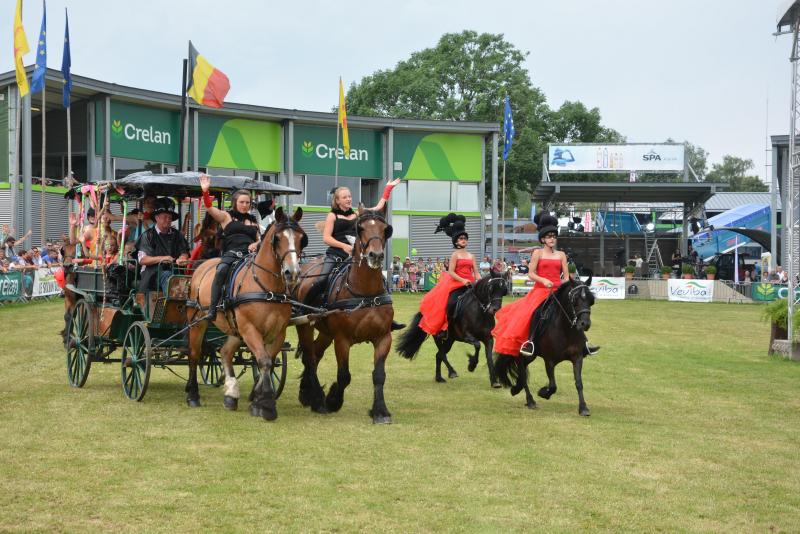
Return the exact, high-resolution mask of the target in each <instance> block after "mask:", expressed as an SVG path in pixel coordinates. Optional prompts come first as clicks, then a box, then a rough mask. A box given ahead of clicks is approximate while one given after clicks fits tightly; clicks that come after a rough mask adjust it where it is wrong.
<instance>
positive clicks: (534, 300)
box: [492, 214, 569, 356]
mask: <svg viewBox="0 0 800 534" xmlns="http://www.w3.org/2000/svg"><path fill="white" fill-rule="evenodd" d="M538 222H539V242H540V243H542V244H543V245H544V246H543V247H542V248H541V249H537V250H535V251H533V255H532V257H531V263H530V271H529V273H528V277H529V278H530V279H531V280H533V281H534V282H536V283H535V284H534V286H533V288H532V289H531V290H530V291H529V292H528V294H527V295H526V296H525V298H522V299H520V300H518V301H516V302H512V303H511V304H509V305H507V306H503V307H502V308H501V309H500V311H498V312H497V315H496V320H497V324H496V326H495V327H494V330H492V335H493V336H494V338H495V342H494V350H495V352H497V353H499V354H508V355H510V356H517V355H519V354H523V355H526V356H530V355H531V354H533V341H532V340H531V339H529V336H530V327H531V319H532V318H533V314H534V313H535V312H536V309H537V308H538V307H539V305H540V304H541V303H542V302H544V301H545V299H547V297H548V296H549V295H550V294H551V293H552V292H554V291H555V290H556V289H557V288H558V286H560V285H561V277H562V275H563V277H564V280H568V279H569V269H568V268H567V256H566V254H564V253H563V252H561V251H558V250H555V249H554V247H555V245H556V236H557V234H558V226H557V225H558V221H557V220H556V219H555V218H554V217H552V216H550V215H549V214H543V215H542V216H541V218H540V219H539V221H538Z"/></svg>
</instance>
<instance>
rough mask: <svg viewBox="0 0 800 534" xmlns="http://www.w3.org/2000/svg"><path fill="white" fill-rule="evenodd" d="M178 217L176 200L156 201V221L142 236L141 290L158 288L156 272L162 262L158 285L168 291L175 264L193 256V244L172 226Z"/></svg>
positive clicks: (183, 262)
mask: <svg viewBox="0 0 800 534" xmlns="http://www.w3.org/2000/svg"><path fill="white" fill-rule="evenodd" d="M177 218H178V214H177V213H176V212H175V203H174V202H173V201H172V200H171V199H169V198H159V199H157V200H156V202H155V209H154V210H153V219H154V220H155V225H153V226H151V227H150V228H148V229H147V231H145V232H144V233H143V234H142V236H141V237H140V238H139V243H138V246H137V247H136V248H137V249H138V250H139V264H140V265H141V266H142V278H141V280H140V281H139V291H150V290H153V289H156V273H157V272H158V266H159V264H161V263H164V264H166V265H163V266H162V267H161V276H160V278H161V279H160V280H158V282H159V284H158V287H160V288H161V289H162V291H164V292H165V293H166V282H167V280H168V279H169V277H170V275H171V274H172V267H171V266H172V264H175V265H178V266H183V265H186V262H187V260H188V259H189V245H188V243H186V239H185V238H184V237H183V235H181V233H180V232H179V231H177V230H176V229H174V228H173V227H172V222H173V221H174V220H176V219H177Z"/></svg>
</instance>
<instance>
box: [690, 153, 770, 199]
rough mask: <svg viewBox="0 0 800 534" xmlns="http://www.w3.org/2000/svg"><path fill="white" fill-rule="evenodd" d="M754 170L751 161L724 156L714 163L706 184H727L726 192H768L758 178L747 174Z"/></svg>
mask: <svg viewBox="0 0 800 534" xmlns="http://www.w3.org/2000/svg"><path fill="white" fill-rule="evenodd" d="M753 168H754V165H753V160H751V159H743V158H737V157H736V156H730V155H726V156H723V157H722V163H715V164H713V165H712V166H711V171H709V173H708V174H707V175H706V179H705V181H706V182H712V183H724V184H728V191H769V187H768V186H767V184H765V183H764V182H762V181H761V179H760V178H759V177H758V176H755V175H749V174H747V173H748V171H750V170H752V169H753Z"/></svg>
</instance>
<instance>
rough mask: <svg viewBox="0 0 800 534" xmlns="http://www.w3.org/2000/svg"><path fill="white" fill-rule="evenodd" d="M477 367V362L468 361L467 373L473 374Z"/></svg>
mask: <svg viewBox="0 0 800 534" xmlns="http://www.w3.org/2000/svg"><path fill="white" fill-rule="evenodd" d="M477 367H478V360H470V361H469V365H467V371H469V372H470V373H473V372H475V369H476V368H477Z"/></svg>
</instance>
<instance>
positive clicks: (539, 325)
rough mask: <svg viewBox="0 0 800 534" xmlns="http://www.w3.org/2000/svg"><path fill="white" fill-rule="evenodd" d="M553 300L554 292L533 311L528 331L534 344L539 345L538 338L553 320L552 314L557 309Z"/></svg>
mask: <svg viewBox="0 0 800 534" xmlns="http://www.w3.org/2000/svg"><path fill="white" fill-rule="evenodd" d="M555 300H556V296H555V293H552V294H551V295H550V296H548V297H547V299H545V301H544V302H542V304H541V305H540V306H539V307H538V308H536V311H535V312H534V313H533V318H532V319H531V327H530V332H531V333H532V334H533V337H532V338H531V339H533V341H534V345H536V346H538V345H539V339H540V338H541V337H542V333H543V332H545V331H546V330H547V328H548V327H549V325H550V323H551V322H552V320H553V315H554V314H555V313H556V311H557V310H556V302H555Z"/></svg>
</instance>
